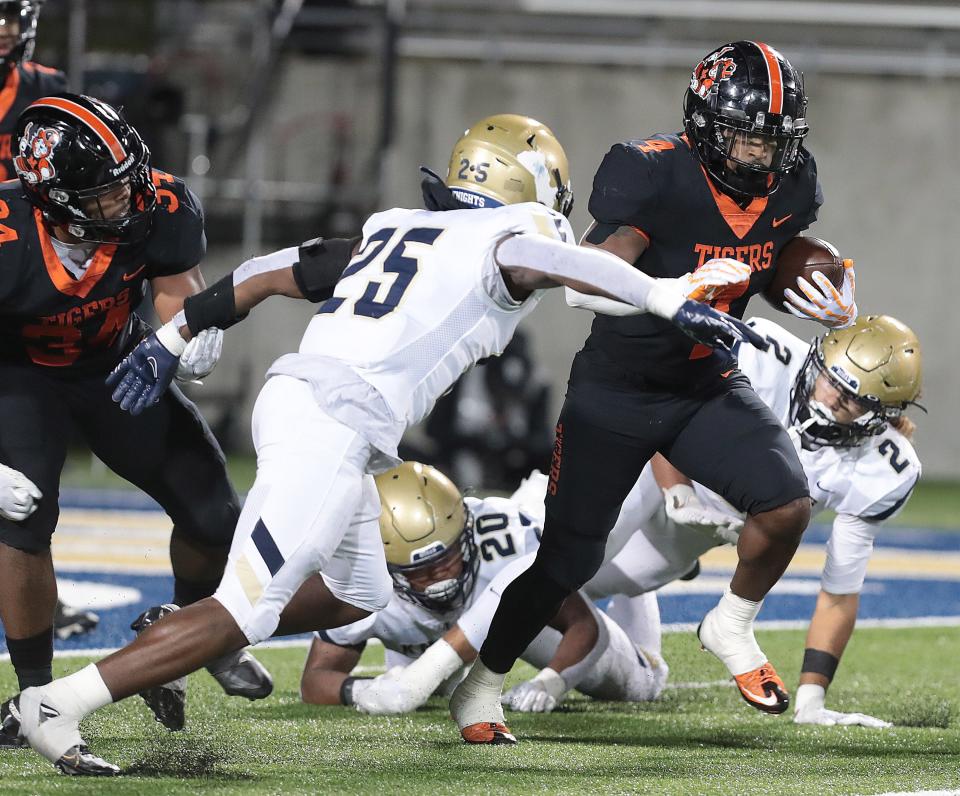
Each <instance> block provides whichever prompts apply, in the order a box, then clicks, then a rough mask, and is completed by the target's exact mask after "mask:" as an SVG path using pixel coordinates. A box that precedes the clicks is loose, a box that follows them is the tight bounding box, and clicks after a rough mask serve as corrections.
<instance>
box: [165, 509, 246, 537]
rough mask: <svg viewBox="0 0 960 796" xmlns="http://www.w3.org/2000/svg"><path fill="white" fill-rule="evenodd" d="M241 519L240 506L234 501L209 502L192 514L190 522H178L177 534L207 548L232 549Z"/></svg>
mask: <svg viewBox="0 0 960 796" xmlns="http://www.w3.org/2000/svg"><path fill="white" fill-rule="evenodd" d="M239 518H240V506H239V505H238V504H237V503H235V502H234V501H225V502H222V503H221V502H216V503H215V502H214V501H207V503H206V505H203V506H199V507H197V508H196V510H194V511H193V512H191V516H190V518H189V522H178V523H177V526H176V527H177V532H178V533H180V534H182V535H183V536H184V537H185V538H187V539H189V540H191V541H194V542H197V543H199V544H202V545H205V546H207V547H226V548H229V547H230V543H231V542H232V541H233V532H234V530H235V529H236V527H237V520H238V519H239Z"/></svg>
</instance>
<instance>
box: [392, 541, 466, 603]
mask: <svg viewBox="0 0 960 796" xmlns="http://www.w3.org/2000/svg"><path fill="white" fill-rule="evenodd" d="M461 572H463V551H461V549H460V546H459V545H458V546H457V547H453V548H451V549H450V551H449V552H448V553H446V554H445V555H444V557H443V558H441V559H440V560H439V561H434V562H433V563H432V564H429V565H428V566H424V567H421V568H420V569H418V570H416V571H415V572H409V573H407V574H406V578H407V583H409V584H410V588H411V589H413V590H414V591H418V592H425V591H426V590H427V587H428V586H431V585H433V584H434V583H440V582H441V581H444V580H456V579H457V578H459V577H460V573H461Z"/></svg>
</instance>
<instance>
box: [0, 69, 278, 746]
mask: <svg viewBox="0 0 960 796" xmlns="http://www.w3.org/2000/svg"><path fill="white" fill-rule="evenodd" d="M11 74H16V73H15V72H11ZM13 140H14V150H15V159H14V162H15V165H16V168H17V173H18V176H19V180H18V181H7V182H4V183H0V216H2V217H3V232H4V236H5V238H4V243H3V246H2V247H0V418H2V420H0V457H2V459H3V464H4V465H5V466H6V467H8V468H9V471H7V475H8V476H11V471H16V473H17V475H16V476H11V477H14V478H15V479H25V481H23V482H18V483H20V485H19V486H15V487H14V491H15V492H16V494H17V500H16V502H15V504H14V505H13V508H14V509H15V515H14V514H8V515H0V572H2V573H3V576H2V577H0V618H2V621H3V625H4V630H5V632H6V635H7V647H8V649H9V651H10V660H11V663H12V664H13V667H14V669H15V671H16V674H17V680H18V682H19V685H20V687H21V688H27V687H29V686H34V685H45V684H46V683H48V682H50V680H51V679H52V674H51V662H52V659H53V624H54V616H55V614H54V611H55V606H56V604H57V586H56V579H55V577H54V569H53V561H52V558H51V554H50V547H51V538H52V536H53V533H54V531H55V529H56V525H57V520H58V517H59V505H58V494H59V485H60V476H61V471H62V469H63V464H64V460H65V457H66V453H67V444H68V441H69V440H70V439H71V437H72V436H74V435H79V436H81V437H82V438H83V439H84V440H85V441H86V443H87V444H88V445H89V447H90V450H91V451H92V452H93V453H94V454H96V455H97V456H98V458H100V459H101V460H102V461H103V462H104V463H105V464H106V465H107V466H108V467H109V468H110V469H111V470H113V471H114V472H116V473H117V474H118V475H120V476H121V477H123V478H125V479H126V480H128V481H130V482H131V483H133V484H135V485H136V486H137V487H139V488H140V489H142V490H143V491H144V492H146V493H148V494H149V495H151V496H152V497H153V498H155V499H156V500H157V502H158V503H159V504H160V505H161V506H162V507H163V509H164V511H166V512H167V514H168V515H169V516H170V519H171V521H172V523H173V529H172V532H171V535H170V559H171V563H172V568H173V575H174V589H173V595H172V600H173V602H175V603H177V604H178V605H188V604H189V603H192V602H196V601H197V600H200V599H203V598H205V597H209V596H210V595H211V594H213V592H214V591H215V590H216V587H217V584H218V583H219V580H220V576H221V574H222V572H223V567H224V565H225V563H226V560H227V553H228V552H229V547H230V539H231V536H232V533H233V529H234V526H235V524H236V520H237V517H238V516H239V513H240V502H239V499H238V498H237V495H236V492H235V490H234V489H233V487H232V485H231V484H230V481H229V479H228V477H227V472H226V467H225V462H224V457H223V452H222V451H221V450H220V446H219V445H218V444H217V442H216V440H215V439H214V438H213V435H212V434H211V432H210V430H209V428H208V427H207V425H206V423H205V421H204V420H203V418H202V417H201V416H200V414H199V412H198V411H197V409H196V407H195V406H194V405H193V404H192V403H190V402H189V401H188V400H187V399H186V398H185V397H184V396H183V394H182V393H180V391H179V390H176V389H174V390H171V391H169V392H168V393H167V394H166V395H165V396H164V397H163V400H162V401H160V402H159V403H158V405H157V407H156V409H157V411H156V412H155V413H154V414H152V415H151V416H150V417H144V418H133V417H131V416H130V415H129V414H127V413H125V412H122V411H120V410H119V409H118V407H117V406H116V404H114V403H113V402H112V401H111V400H110V393H109V391H108V390H106V389H104V386H103V379H104V377H105V376H106V375H107V374H108V373H109V372H110V371H111V370H112V369H113V368H114V367H116V366H117V365H118V364H119V363H120V361H121V360H122V359H123V358H124V357H125V356H126V355H127V354H128V353H130V351H131V350H132V349H133V348H134V347H135V346H136V345H137V343H138V342H139V341H140V340H141V338H142V337H143V336H144V335H145V334H146V333H147V331H148V328H147V327H146V325H145V324H144V323H143V321H142V320H141V319H140V318H139V316H138V315H137V308H138V307H139V306H140V304H141V303H142V302H143V299H144V297H145V295H146V294H147V292H148V288H149V292H150V294H151V296H152V304H153V310H154V311H155V312H156V314H157V315H158V317H159V318H160V319H161V321H167V320H169V319H170V318H172V317H173V316H174V315H175V314H176V313H177V312H178V311H179V310H180V309H181V307H182V306H183V300H184V297H185V296H188V295H190V294H192V293H196V292H198V291H200V290H201V289H203V287H204V283H203V277H202V275H201V273H200V267H199V262H200V260H201V259H202V258H203V255H204V253H205V251H206V238H205V237H204V230H203V211H202V209H201V208H200V205H199V203H198V201H197V199H196V197H195V196H194V195H193V194H192V193H191V192H190V191H189V190H188V189H187V187H186V186H185V185H184V183H183V182H182V181H181V180H179V179H177V178H176V177H173V176H172V175H169V174H164V173H163V172H159V171H156V170H154V169H152V168H151V166H150V152H149V150H148V149H147V147H146V146H145V145H144V143H143V140H142V139H141V138H140V135H139V134H138V133H137V131H136V130H135V129H134V128H133V127H132V126H131V125H130V124H128V123H127V122H126V121H125V120H124V119H123V118H122V117H121V116H120V115H119V113H118V112H117V111H116V109H115V108H112V107H111V106H110V105H107V104H106V103H103V102H101V101H99V100H96V99H93V98H91V97H85V96H80V95H76V94H60V95H56V96H51V97H43V98H41V99H38V100H36V101H35V102H33V103H32V104H30V106H29V107H27V109H26V110H25V111H24V112H23V113H22V114H21V115H20V117H19V118H18V120H17V125H16V129H15V133H14V139H13ZM217 341H218V333H216V332H211V331H205V332H202V333H201V334H200V335H199V337H198V338H197V341H196V343H194V346H193V348H194V353H199V357H194V356H193V353H191V352H188V351H183V352H182V353H183V354H184V357H183V358H178V359H177V360H176V361H175V362H174V363H172V375H173V374H176V373H181V374H182V373H186V375H187V376H188V378H193V377H196V376H199V375H202V373H203V372H204V371H209V370H210V369H211V368H212V367H213V364H212V363H213V361H215V359H216V356H217V355H218V347H217V346H216V345H215V344H216V342H217ZM211 342H212V343H213V345H212V346H208V343H211ZM27 482H29V485H27ZM213 671H214V672H215V675H214V676H216V677H217V678H218V681H219V682H220V684H221V686H222V687H223V688H224V690H226V691H227V692H228V693H240V694H243V695H244V696H250V697H261V696H266V695H267V694H268V693H269V692H270V688H271V682H270V678H269V674H268V673H267V672H266V670H265V669H263V667H261V666H260V665H259V664H257V663H256V661H254V660H253V659H252V658H251V657H249V655H247V654H246V653H233V652H231V654H230V657H229V658H228V659H224V660H222V661H220V662H219V663H217V664H216V665H215V666H214V668H213ZM171 693H172V691H171ZM154 696H157V695H156V694H153V693H152V692H151V693H150V694H145V697H146V698H147V700H148V704H149V705H150V707H151V708H152V709H153V710H154V712H155V714H156V715H157V717H158V718H159V719H160V720H162V721H163V722H164V723H165V725H166V726H168V727H171V728H176V727H177V726H178V725H182V716H183V712H182V703H183V696H184V692H183V691H182V689H181V690H180V691H179V692H178V697H177V699H175V700H174V703H173V711H172V712H170V711H168V710H167V709H166V707H165V704H166V702H165V698H164V700H163V703H162V702H161V700H160V699H159V698H158V699H157V700H155V699H154ZM9 713H10V711H9V706H8V705H3V706H2V707H0V719H2V723H3V732H0V746H5V745H9V744H10V743H11V741H10V735H9V733H8V732H7V731H8V730H10V729H12V727H11V725H10V723H9V721H8V720H9V719H10V718H11V717H10V715H9ZM12 743H14V744H15V743H16V737H15V736H14V738H13V741H12Z"/></svg>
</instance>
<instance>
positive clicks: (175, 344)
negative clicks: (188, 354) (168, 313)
mask: <svg viewBox="0 0 960 796" xmlns="http://www.w3.org/2000/svg"><path fill="white" fill-rule="evenodd" d="M156 335H157V340H159V341H160V345H162V346H163V347H164V348H166V349H167V351H169V352H170V353H171V354H173V355H174V356H175V357H178V356H180V355H181V354H182V353H183V352H184V350H185V349H186V347H187V341H186V340H184V339H183V338H182V337H181V336H180V329H179V327H178V326H177V323H176V321H167V322H166V323H165V324H164V325H163V326H161V327H160V328H159V329H157V331H156Z"/></svg>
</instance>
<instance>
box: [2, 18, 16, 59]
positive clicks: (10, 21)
mask: <svg viewBox="0 0 960 796" xmlns="http://www.w3.org/2000/svg"><path fill="white" fill-rule="evenodd" d="M19 39H20V20H19V19H17V17H15V16H13V15H9V14H3V13H0V56H4V55H9V54H10V53H11V52H12V51H13V48H14V47H16V46H17V42H18V41H19Z"/></svg>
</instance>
